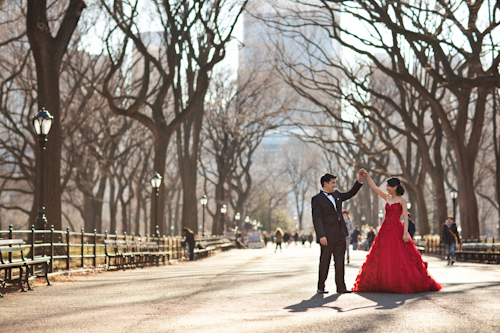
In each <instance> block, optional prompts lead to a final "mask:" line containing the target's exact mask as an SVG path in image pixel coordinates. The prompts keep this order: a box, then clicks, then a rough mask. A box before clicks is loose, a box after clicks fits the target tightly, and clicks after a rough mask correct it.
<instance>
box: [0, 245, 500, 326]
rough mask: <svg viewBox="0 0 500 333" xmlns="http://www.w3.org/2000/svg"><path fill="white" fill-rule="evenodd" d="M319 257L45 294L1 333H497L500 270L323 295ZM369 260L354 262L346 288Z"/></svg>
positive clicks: (251, 257) (264, 254)
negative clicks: (432, 286) (433, 284)
mask: <svg viewBox="0 0 500 333" xmlns="http://www.w3.org/2000/svg"><path fill="white" fill-rule="evenodd" d="M318 256H319V247H318V246H317V245H316V244H315V245H313V247H312V248H309V247H302V245H298V246H295V245H293V244H292V245H290V246H289V247H287V248H285V249H284V250H283V253H276V254H275V253H274V252H273V250H272V249H271V247H269V248H267V249H259V250H232V251H229V252H223V253H220V254H217V255H216V256H214V257H212V258H209V259H205V260H201V261H196V262H188V263H180V264H176V265H171V266H163V267H152V268H145V269H136V270H127V271H118V272H106V273H102V274H97V275H96V276H92V277H87V278H77V279H76V281H75V282H56V283H55V284H54V286H52V287H46V286H43V285H39V286H37V287H36V290H35V291H32V292H29V293H11V294H7V295H6V297H5V298H4V299H0V332H2V333H7V332H26V331H38V332H308V333H310V332H343V333H345V332H391V333H392V332H398V333H399V332H468V333H469V332H500V319H499V316H498V314H499V313H500V266H498V265H497V266H494V265H480V264H468V263H456V264H455V265H454V266H446V263H445V262H444V261H443V260H440V259H437V258H433V257H425V260H426V261H428V262H429V271H430V272H431V274H432V275H433V276H434V278H435V279H436V280H437V281H438V282H441V283H443V285H444V287H443V289H442V290H441V291H439V292H431V293H421V294H415V295H398V294H375V293H359V294H344V295H338V294H336V293H333V294H328V295H325V296H323V295H317V294H316V293H315V291H316V281H317V280H316V279H317V267H318ZM365 256H366V252H364V251H354V252H353V253H352V255H351V264H350V265H349V266H348V268H347V269H346V283H347V285H348V287H351V286H352V285H353V283H354V279H355V277H356V275H357V272H358V271H359V268H360V267H361V264H362V263H363V260H364V258H365ZM327 289H329V290H335V286H334V279H333V276H332V275H331V276H330V277H329V279H328V280H327Z"/></svg>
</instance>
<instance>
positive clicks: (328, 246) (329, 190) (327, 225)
mask: <svg viewBox="0 0 500 333" xmlns="http://www.w3.org/2000/svg"><path fill="white" fill-rule="evenodd" d="M363 175H364V174H363V169H361V170H359V176H358V181H357V182H356V183H355V184H354V186H353V187H352V189H351V190H350V191H349V192H346V193H342V192H339V191H335V185H336V182H337V176H334V175H332V174H329V173H327V174H325V175H324V176H323V177H321V180H320V182H321V187H322V190H321V192H320V193H318V194H316V195H315V196H314V197H313V198H312V200H311V206H312V217H313V224H314V230H315V231H316V241H317V242H318V243H319V244H320V245H321V256H320V259H319V280H318V293H320V294H327V293H328V291H326V290H325V281H326V278H327V277H328V270H329V269H330V261H331V258H332V254H333V259H334V261H335V283H336V285H337V292H338V293H340V294H343V293H350V292H352V291H351V290H347V288H346V286H345V281H344V255H345V246H346V241H345V239H346V237H348V236H349V232H348V231H347V227H346V225H345V221H344V217H343V216H342V202H344V201H346V200H349V199H350V198H352V197H353V196H354V195H356V193H358V191H359V189H360V188H361V186H362V185H363V184H362V183H361V181H362V180H363Z"/></svg>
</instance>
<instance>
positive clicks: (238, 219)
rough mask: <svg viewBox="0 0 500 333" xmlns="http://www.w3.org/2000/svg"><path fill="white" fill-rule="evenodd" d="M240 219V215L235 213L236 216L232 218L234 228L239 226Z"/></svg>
mask: <svg viewBox="0 0 500 333" xmlns="http://www.w3.org/2000/svg"><path fill="white" fill-rule="evenodd" d="M240 219H241V214H240V213H236V215H235V216H234V220H235V221H236V222H235V227H236V228H238V227H239V225H240Z"/></svg>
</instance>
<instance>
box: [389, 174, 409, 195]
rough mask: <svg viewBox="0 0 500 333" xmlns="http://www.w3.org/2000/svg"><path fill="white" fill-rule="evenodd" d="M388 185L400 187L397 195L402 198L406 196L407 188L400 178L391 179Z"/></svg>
mask: <svg viewBox="0 0 500 333" xmlns="http://www.w3.org/2000/svg"><path fill="white" fill-rule="evenodd" d="M387 185H389V186H390V187H394V186H397V187H398V188H397V189H396V194H397V195H399V196H401V195H403V194H405V187H404V186H403V184H402V183H401V181H400V180H399V178H389V179H388V180H387Z"/></svg>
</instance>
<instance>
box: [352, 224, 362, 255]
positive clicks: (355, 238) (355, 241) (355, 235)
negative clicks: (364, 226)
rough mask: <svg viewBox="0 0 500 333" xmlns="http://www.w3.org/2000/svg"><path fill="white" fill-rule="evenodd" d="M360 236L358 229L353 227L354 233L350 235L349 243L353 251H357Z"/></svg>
mask: <svg viewBox="0 0 500 333" xmlns="http://www.w3.org/2000/svg"><path fill="white" fill-rule="evenodd" d="M360 235H361V233H360V232H359V228H358V227H355V228H354V231H353V232H352V234H351V243H352V249H353V250H357V249H358V240H359V236H360Z"/></svg>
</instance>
